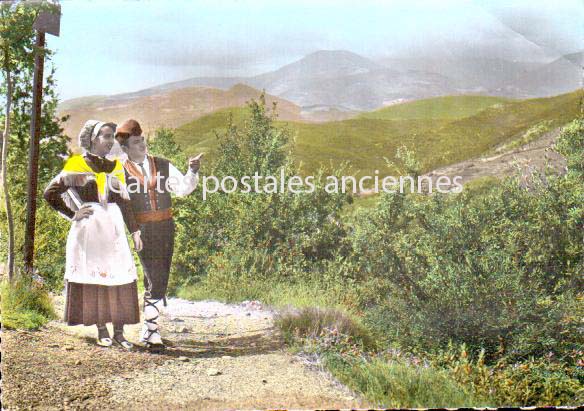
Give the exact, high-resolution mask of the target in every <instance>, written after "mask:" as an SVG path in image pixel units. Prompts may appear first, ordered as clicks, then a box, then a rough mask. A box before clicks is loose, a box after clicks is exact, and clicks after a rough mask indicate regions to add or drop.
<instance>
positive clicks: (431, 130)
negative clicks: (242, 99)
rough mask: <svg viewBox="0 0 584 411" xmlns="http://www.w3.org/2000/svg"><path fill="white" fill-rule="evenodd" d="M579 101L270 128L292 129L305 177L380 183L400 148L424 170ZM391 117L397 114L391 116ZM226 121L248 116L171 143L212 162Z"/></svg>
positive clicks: (456, 107) (506, 138)
mask: <svg viewBox="0 0 584 411" xmlns="http://www.w3.org/2000/svg"><path fill="white" fill-rule="evenodd" d="M581 98H582V91H575V92H572V93H568V94H563V95H560V96H555V97H550V98H539V99H530V100H520V101H519V100H511V101H507V100H503V99H498V98H492V97H476V96H462V97H440V98H437V99H430V102H429V100H422V101H421V102H415V103H416V104H414V103H405V104H402V105H397V106H392V107H390V108H387V109H383V110H389V109H391V110H390V111H391V112H393V113H394V114H393V115H392V116H393V117H392V116H389V115H388V116H385V115H383V116H381V115H379V114H375V115H374V114H373V113H378V112H373V113H369V114H370V115H363V116H362V117H361V118H355V119H349V120H343V121H333V122H328V123H299V122H281V121H277V122H276V125H277V126H280V127H287V128H288V129H289V130H290V132H291V136H292V137H293V138H292V140H293V141H292V142H291V143H290V144H291V145H290V147H291V148H292V157H293V159H294V161H295V162H296V163H297V165H298V166H299V167H300V171H301V174H303V175H315V174H316V171H317V170H318V168H319V167H321V166H322V167H324V168H325V169H326V170H328V171H330V170H332V169H334V168H337V167H338V166H339V165H340V164H341V163H342V162H344V161H347V162H348V163H349V166H350V169H349V171H350V172H351V173H352V174H353V175H355V176H356V177H358V178H359V177H362V176H364V175H374V172H375V170H379V175H380V176H381V177H383V176H386V175H391V174H394V173H395V170H394V169H392V168H390V167H388V166H387V163H386V160H385V157H387V158H388V159H389V160H391V161H393V160H394V157H395V153H396V151H397V148H398V147H400V146H402V145H406V146H407V147H408V148H410V149H412V150H414V152H415V154H416V158H418V159H419V160H420V161H421V163H422V165H423V170H422V171H424V172H425V171H429V170H432V169H435V168H437V167H440V166H444V165H447V164H452V163H455V162H459V161H463V160H466V159H468V158H472V157H476V156H479V155H481V154H483V153H485V152H487V151H489V150H490V149H493V148H494V147H496V146H498V145H501V144H505V143H508V142H511V141H514V140H517V139H518V138H520V137H521V136H524V135H525V134H526V133H528V132H529V130H530V129H532V128H533V127H534V126H536V125H538V124H542V122H545V124H546V127H549V129H552V128H554V127H558V126H561V125H563V124H565V123H567V122H568V121H570V120H572V119H574V118H576V117H578V115H579V113H580V109H579V107H580V99H581ZM465 100H469V101H470V102H472V104H470V103H469V105H468V107H467V108H464V107H462V106H461V105H460V104H461V103H460V102H461V101H465ZM456 102H458V103H456ZM430 103H431V105H430V106H431V107H435V108H436V109H435V110H434V111H432V110H426V111H424V110H422V108H420V106H421V107H429V104H430ZM412 104H414V106H413V109H412ZM403 106H406V107H403ZM408 107H409V109H408ZM438 108H440V110H438ZM395 110H397V112H399V113H401V114H399V115H398V114H395V113H397V112H396V111H395ZM384 113H385V112H384ZM406 114H407V115H406ZM465 115H466V116H465ZM230 116H232V118H233V122H234V124H235V125H236V126H238V127H241V126H242V125H243V124H244V122H245V118H246V109H245V108H241V107H238V108H230V109H224V110H219V111H217V112H215V113H212V114H210V115H207V116H204V117H202V118H200V119H197V120H195V121H193V122H191V123H188V124H185V125H183V126H181V127H179V128H178V129H176V141H177V142H178V143H179V144H180V145H181V147H182V148H183V149H184V150H185V152H186V153H187V154H193V153H197V152H201V151H203V152H206V153H207V156H206V159H207V160H209V161H210V162H211V163H212V161H213V159H214V157H215V156H216V150H217V139H216V137H215V133H216V132H218V133H221V132H223V131H225V128H226V124H227V123H228V119H229V117H230ZM461 116H463V117H461ZM369 117H371V118H369ZM379 117H382V118H379ZM386 117H389V118H386Z"/></svg>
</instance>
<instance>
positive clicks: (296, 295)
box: [176, 277, 358, 311]
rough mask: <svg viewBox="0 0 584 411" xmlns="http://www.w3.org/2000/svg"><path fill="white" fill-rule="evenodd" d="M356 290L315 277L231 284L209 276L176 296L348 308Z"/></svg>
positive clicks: (178, 292) (352, 303) (353, 303)
mask: <svg viewBox="0 0 584 411" xmlns="http://www.w3.org/2000/svg"><path fill="white" fill-rule="evenodd" d="M356 294H357V291H356V290H353V291H351V290H348V289H347V287H345V286H344V285H343V284H340V283H335V284H325V283H324V281H319V280H318V279H314V280H306V281H303V282H294V283H291V282H276V281H269V282H267V281H261V280H258V281H253V280H246V281H242V282H241V283H238V284H237V285H232V282H230V281H221V280H217V281H213V279H210V278H209V277H206V278H204V279H203V280H202V281H201V282H199V283H197V284H194V285H189V286H181V287H179V288H178V289H177V290H176V295H177V297H180V298H184V299H187V300H193V301H197V300H218V301H223V302H228V303H234V302H241V301H244V300H261V301H262V302H263V303H266V304H269V305H271V306H273V307H275V308H278V309H280V308H288V307H290V306H293V307H297V308H304V307H313V306H321V307H331V308H338V309H342V310H343V311H347V310H348V311H350V310H352V309H354V308H355V307H356V303H355V302H356V301H357V297H358V296H357V295H356Z"/></svg>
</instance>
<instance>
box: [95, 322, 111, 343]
mask: <svg viewBox="0 0 584 411" xmlns="http://www.w3.org/2000/svg"><path fill="white" fill-rule="evenodd" d="M112 344H113V341H112V339H111V338H110V336H109V331H108V330H107V327H106V326H105V325H98V326H97V345H99V346H100V347H111V346H112Z"/></svg>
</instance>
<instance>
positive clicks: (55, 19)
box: [24, 7, 61, 273]
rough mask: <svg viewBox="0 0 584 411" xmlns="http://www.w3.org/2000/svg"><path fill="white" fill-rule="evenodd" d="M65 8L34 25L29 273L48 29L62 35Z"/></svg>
mask: <svg viewBox="0 0 584 411" xmlns="http://www.w3.org/2000/svg"><path fill="white" fill-rule="evenodd" d="M60 21H61V9H60V7H58V8H57V9H56V10H54V11H53V12H52V13H51V12H46V11H43V12H41V13H40V14H39V15H38V17H37V18H36V20H35V22H34V25H33V28H34V29H36V30H37V37H36V50H35V52H36V54H35V60H34V75H33V91H32V101H33V103H32V114H31V118H30V148H29V151H30V153H29V160H28V185H27V192H26V194H27V202H26V229H25V232H24V269H25V271H26V272H27V273H32V272H33V270H34V263H33V261H34V234H35V223H36V199H37V184H38V172H39V141H40V134H41V109H42V102H43V73H44V65H45V55H44V48H45V32H46V33H49V34H53V35H55V36H58V35H59V30H60Z"/></svg>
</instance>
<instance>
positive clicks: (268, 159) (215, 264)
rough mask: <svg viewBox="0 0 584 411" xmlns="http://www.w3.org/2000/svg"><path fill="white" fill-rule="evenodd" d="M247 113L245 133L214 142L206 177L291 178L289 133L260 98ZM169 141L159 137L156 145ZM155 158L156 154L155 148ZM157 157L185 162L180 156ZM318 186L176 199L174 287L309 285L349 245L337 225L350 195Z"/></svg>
mask: <svg viewBox="0 0 584 411" xmlns="http://www.w3.org/2000/svg"><path fill="white" fill-rule="evenodd" d="M249 110H250V118H249V119H248V121H246V122H245V123H244V125H243V127H241V128H238V127H236V126H234V125H233V124H230V125H229V127H228V128H227V131H226V132H225V133H224V134H222V135H217V138H218V140H219V143H218V144H219V146H220V147H221V149H220V153H221V155H220V156H219V157H218V158H217V159H216V161H215V162H214V163H213V164H212V165H211V168H210V169H208V168H205V169H204V171H207V170H208V172H209V174H211V175H213V176H216V177H217V178H218V179H222V178H223V177H224V176H232V177H235V178H236V179H240V178H241V177H242V176H244V175H249V176H253V175H254V173H256V172H257V173H258V174H259V175H262V176H268V175H272V176H280V173H281V172H283V173H284V175H285V177H286V178H289V177H291V176H293V175H295V174H296V170H295V168H294V166H293V164H292V163H291V162H290V161H289V155H288V153H287V152H286V151H285V149H284V146H285V144H286V142H287V141H288V139H289V135H288V132H287V130H286V129H278V128H276V127H274V126H273V119H274V116H273V113H271V112H270V111H269V110H266V107H265V102H264V101H263V99H262V100H260V101H259V102H255V101H252V102H250V103H249ZM169 138H171V136H169V135H168V134H161V133H159V135H157V137H156V138H155V139H154V141H155V142H156V141H157V140H158V141H165V140H164V139H169ZM165 145H166V144H165ZM158 146H161V147H162V146H163V144H161V143H158ZM152 151H153V152H157V151H156V147H154V149H153V150H152ZM166 151H168V150H166ZM160 152H161V153H162V154H166V155H167V156H170V157H173V158H184V155H183V154H181V152H180V151H179V150H175V151H173V152H171V153H168V152H166V153H165V152H164V150H162V149H161V150H160ZM181 156H182V157H181ZM171 159H172V158H171ZM315 184H317V188H316V190H315V191H314V192H313V193H302V194H294V193H289V192H285V193H253V192H252V193H239V192H234V193H231V194H227V193H222V192H217V193H212V194H208V196H207V199H206V200H202V198H201V188H200V187H199V188H198V191H196V192H195V194H193V195H191V196H189V197H186V198H183V199H177V201H176V207H175V211H176V212H175V214H176V222H177V227H178V229H177V233H178V234H177V238H176V251H175V258H174V261H173V273H174V275H173V277H174V280H173V281H174V284H173V285H174V288H175V289H176V286H178V285H180V284H183V285H185V284H186V285H189V284H190V285H192V284H197V283H200V282H201V281H204V282H207V283H209V284H215V285H217V286H218V287H223V288H229V287H232V288H233V290H234V292H236V293H239V294H240V291H241V289H245V288H246V286H245V284H246V283H247V284H249V283H251V282H252V280H253V282H255V283H258V282H260V280H266V281H272V282H274V281H275V282H277V281H293V280H294V279H296V280H299V279H302V278H304V279H306V278H307V277H308V276H310V275H312V271H313V269H314V267H315V266H318V265H319V264H321V262H322V261H330V260H332V259H334V258H335V256H336V255H337V253H338V252H342V250H343V247H345V248H346V247H347V246H348V242H347V241H344V238H346V231H345V227H344V226H343V224H341V223H340V212H341V210H342V208H343V206H344V204H346V203H347V201H348V196H346V195H342V194H339V195H329V194H327V193H325V192H324V190H322V189H321V188H322V182H321V181H319V179H318V178H317V179H316V181H315ZM345 251H346V249H345ZM221 284H222V285H221ZM226 295H227V297H229V296H230V295H232V294H231V293H230V292H226Z"/></svg>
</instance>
